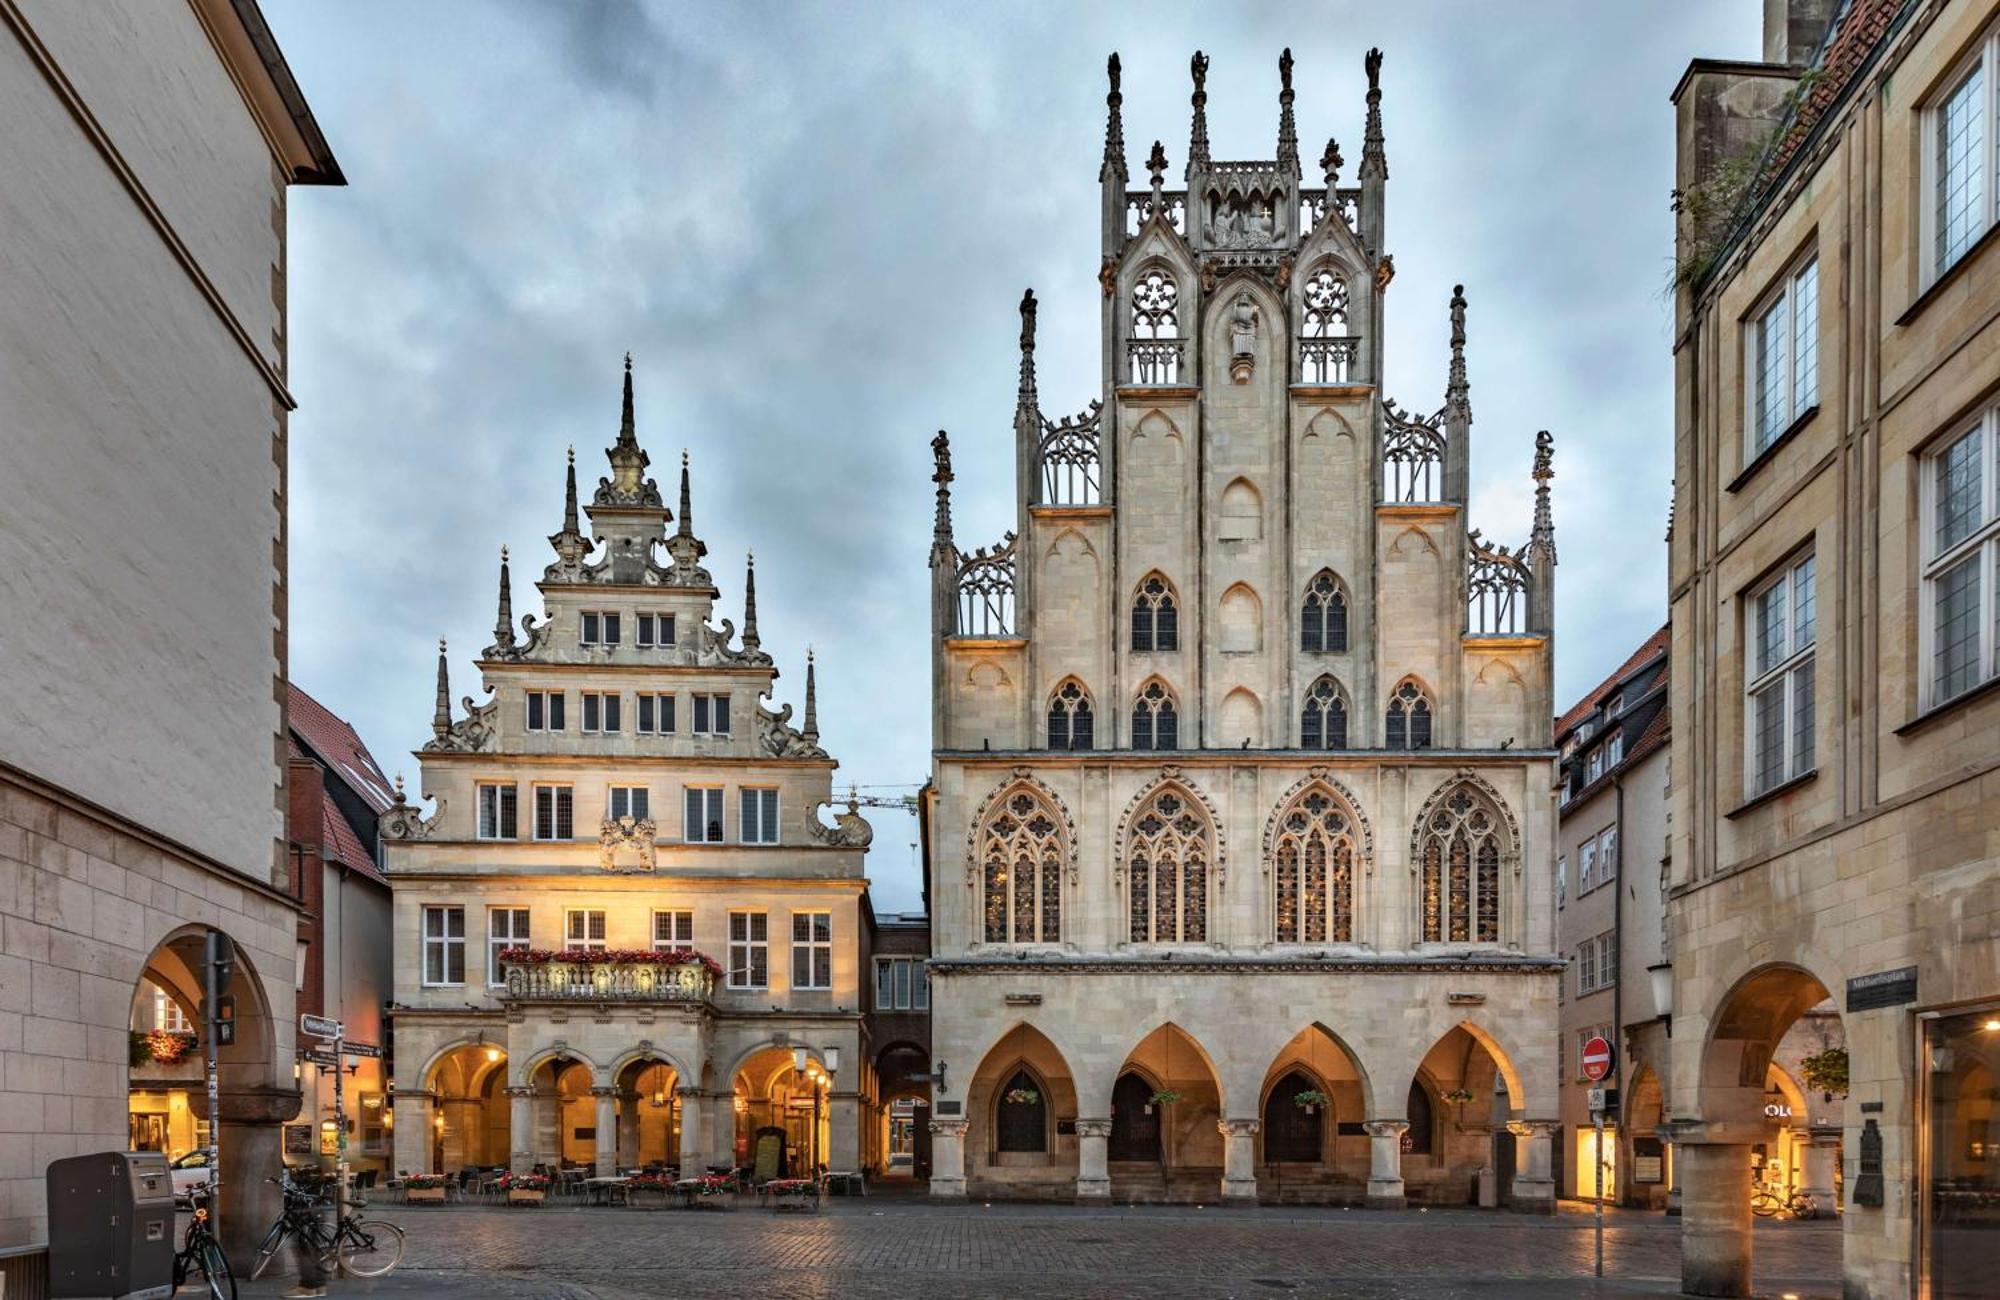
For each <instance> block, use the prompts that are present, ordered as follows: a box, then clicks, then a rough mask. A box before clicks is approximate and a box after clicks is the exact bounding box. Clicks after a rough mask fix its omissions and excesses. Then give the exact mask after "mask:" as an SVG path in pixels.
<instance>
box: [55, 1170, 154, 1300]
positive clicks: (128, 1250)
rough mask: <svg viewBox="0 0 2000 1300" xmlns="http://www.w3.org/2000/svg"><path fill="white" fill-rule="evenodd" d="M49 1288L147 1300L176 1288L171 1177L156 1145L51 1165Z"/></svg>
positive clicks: (57, 1294)
mask: <svg viewBox="0 0 2000 1300" xmlns="http://www.w3.org/2000/svg"><path fill="white" fill-rule="evenodd" d="M48 1190H49V1295H50V1296H52V1297H59V1298H60V1297H78V1298H81V1297H86V1296H109V1297H111V1300H152V1298H153V1297H156V1296H160V1297H164V1296H171V1295H172V1294H173V1293H174V1280H173V1274H174V1180H173V1175H172V1174H170V1173H169V1172H168V1171H167V1158H166V1157H165V1156H164V1155H161V1154H160V1153H159V1152H157V1151H105V1152H100V1153H99V1154H97V1155H89V1156H71V1157H69V1158H68V1159H67V1160H58V1161H55V1162H54V1163H53V1164H51V1165H50V1166H49V1171H48Z"/></svg>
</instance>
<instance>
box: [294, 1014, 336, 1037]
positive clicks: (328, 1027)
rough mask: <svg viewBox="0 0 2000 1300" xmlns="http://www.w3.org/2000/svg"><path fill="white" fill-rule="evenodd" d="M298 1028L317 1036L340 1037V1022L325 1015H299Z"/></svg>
mask: <svg viewBox="0 0 2000 1300" xmlns="http://www.w3.org/2000/svg"><path fill="white" fill-rule="evenodd" d="M299 1028H300V1029H303V1030H304V1031H305V1032H307V1033H308V1034H312V1035H314V1036H316V1037H319V1038H338V1037H340V1022H339V1021H338V1020H332V1019H329V1018H328V1017H326V1016H300V1017H299Z"/></svg>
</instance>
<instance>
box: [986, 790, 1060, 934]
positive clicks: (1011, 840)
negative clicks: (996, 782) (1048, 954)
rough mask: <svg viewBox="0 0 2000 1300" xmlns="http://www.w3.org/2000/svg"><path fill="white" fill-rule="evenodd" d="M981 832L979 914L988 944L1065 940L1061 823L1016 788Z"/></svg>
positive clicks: (1035, 799)
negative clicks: (1063, 937) (1063, 936)
mask: <svg viewBox="0 0 2000 1300" xmlns="http://www.w3.org/2000/svg"><path fill="white" fill-rule="evenodd" d="M995 808H996V809H997V810H996V811H994V812H992V813H991V814H990V815H989V816H988V817H987V820H986V824H985V825H984V826H983V827H981V828H980V851H979V875H980V892H981V900H980V902H981V908H980V910H981V915H982V918H983V922H984V924H983V926H982V929H981V933H982V934H984V936H985V940H986V942H987V943H1037V942H1039V943H1057V942H1060V941H1061V938H1062V868H1063V857H1064V852H1065V846H1064V844H1063V836H1062V830H1061V824H1060V822H1058V820H1057V818H1056V815H1055V813H1054V811H1053V810H1052V809H1050V808H1049V806H1048V804H1047V803H1046V802H1045V801H1044V800H1043V799H1041V798H1040V797H1039V796H1037V795H1036V794H1034V793H1033V792H1032V791H1029V790H1026V789H1017V790H1016V791H1014V793H1012V794H1010V795H1008V796H1007V797H1006V798H1005V799H1002V800H1001V801H999V803H998V804H997V805H995Z"/></svg>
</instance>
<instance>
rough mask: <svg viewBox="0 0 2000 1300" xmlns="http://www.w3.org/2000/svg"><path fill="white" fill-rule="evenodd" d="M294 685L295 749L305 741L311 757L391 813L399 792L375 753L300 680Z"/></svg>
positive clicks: (370, 803) (376, 806) (378, 808)
mask: <svg viewBox="0 0 2000 1300" xmlns="http://www.w3.org/2000/svg"><path fill="white" fill-rule="evenodd" d="M290 685H291V707H290V710H289V713H290V718H291V727H292V731H293V733H294V735H293V742H294V743H293V749H294V752H295V753H296V752H297V751H298V748H299V746H298V744H297V742H298V741H300V740H303V741H304V742H305V748H306V749H307V750H309V751H310V756H311V757H313V758H317V759H319V760H320V761H321V762H322V763H325V764H326V765H327V767H328V768H329V769H331V770H332V772H333V774H334V775H335V776H337V777H339V778H340V779H341V780H342V781H344V782H346V783H347V784H348V785H349V786H351V787H352V788H353V789H354V792H355V793H356V794H358V795H360V796H361V797H362V799H363V800H365V801H366V802H367V804H368V806H369V807H371V808H373V809H374V810H375V811H376V812H378V813H379V812H387V811H388V810H389V805H390V804H391V803H393V802H395V794H394V792H393V791H391V790H390V788H389V779H388V778H387V777H385V776H383V775H382V769H381V768H380V767H378V766H377V765H376V763H375V756H374V755H373V754H370V753H369V752H368V746H366V745H364V744H362V743H361V737H360V736H358V735H356V734H355V731H354V728H353V727H350V726H348V725H347V723H346V722H345V721H344V720H342V719H341V718H339V717H336V716H335V715H334V714H333V712H332V711H331V710H329V709H328V708H327V707H326V706H325V705H323V704H321V703H320V702H319V701H318V700H316V699H314V698H313V697H312V696H310V695H308V694H306V693H305V692H304V691H302V690H300V689H299V685H298V683H297V682H293V683H291V684H290Z"/></svg>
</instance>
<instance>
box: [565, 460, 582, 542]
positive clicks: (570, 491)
mask: <svg viewBox="0 0 2000 1300" xmlns="http://www.w3.org/2000/svg"><path fill="white" fill-rule="evenodd" d="M582 531H583V529H582V527H581V526H580V525H579V524H578V523H577V518H576V447H575V446H574V445H572V446H571V447H570V449H569V470H568V476H567V478H566V479H565V480H564V485H563V532H564V533H578V534H580V533H582Z"/></svg>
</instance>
